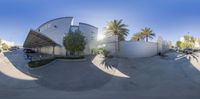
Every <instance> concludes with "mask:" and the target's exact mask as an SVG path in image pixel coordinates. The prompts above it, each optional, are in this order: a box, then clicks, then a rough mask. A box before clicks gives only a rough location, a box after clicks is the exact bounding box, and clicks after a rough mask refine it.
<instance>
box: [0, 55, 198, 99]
mask: <svg viewBox="0 0 200 99" xmlns="http://www.w3.org/2000/svg"><path fill="white" fill-rule="evenodd" d="M167 55H168V57H160V56H154V57H149V58H140V59H119V58H113V59H107V60H106V61H104V60H103V58H102V57H94V58H93V57H90V58H87V60H86V61H80V62H72V61H71V62H70V61H63V60H56V61H54V62H53V63H51V64H49V65H47V66H45V67H43V68H39V69H34V70H30V69H27V68H24V67H23V64H25V60H24V57H23V53H22V52H20V51H18V52H16V53H15V54H13V53H12V52H11V53H7V55H6V57H5V56H4V55H1V56H0V58H1V59H2V58H3V60H1V61H0V64H1V65H0V70H1V74H0V98H2V99H13V98H15V99H27V98H28V99H35V98H44V99H55V98H59V99H66V98H67V99H102V98H106V99H112V98H113V99H122V98H123V99H133V98H136V99H138V98H139V99H161V98H162V99H199V98H200V95H199V92H200V81H199V78H200V72H199V70H198V69H197V68H198V67H199V65H198V62H197V63H194V62H195V61H194V60H191V61H189V60H188V58H187V57H188V56H184V55H181V54H178V53H168V54H167ZM16 57H17V58H16ZM6 58H7V59H6ZM19 60H20V61H21V62H19ZM18 62H19V63H18ZM19 64H21V65H19ZM194 64H195V65H194ZM16 65H17V66H16ZM16 67H17V68H16ZM18 68H21V69H20V70H21V71H26V72H28V73H30V74H33V75H37V76H35V77H34V76H31V75H27V74H26V73H23V72H21V71H20V70H19V69H18ZM22 78H23V79H22Z"/></svg>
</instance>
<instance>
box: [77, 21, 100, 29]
mask: <svg viewBox="0 0 200 99" xmlns="http://www.w3.org/2000/svg"><path fill="white" fill-rule="evenodd" d="M79 24H84V25H88V26H91V27H94V28H96V29H98V27H96V26H93V25H90V24H87V23H83V22H79Z"/></svg>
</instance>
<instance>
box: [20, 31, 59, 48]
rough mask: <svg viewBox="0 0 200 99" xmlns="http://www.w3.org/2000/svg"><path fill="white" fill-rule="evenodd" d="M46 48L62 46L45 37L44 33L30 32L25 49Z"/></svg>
mask: <svg viewBox="0 0 200 99" xmlns="http://www.w3.org/2000/svg"><path fill="white" fill-rule="evenodd" d="M45 46H61V45H59V44H57V43H56V42H55V41H53V40H51V39H50V38H49V37H47V36H45V35H43V34H42V33H39V32H36V31H34V30H30V32H29V34H28V36H27V38H26V40H25V42H24V45H23V47H25V48H36V47H45Z"/></svg>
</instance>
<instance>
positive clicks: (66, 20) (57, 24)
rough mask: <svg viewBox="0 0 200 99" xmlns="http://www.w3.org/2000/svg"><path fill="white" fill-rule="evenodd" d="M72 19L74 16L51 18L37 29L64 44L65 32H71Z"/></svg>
mask: <svg viewBox="0 0 200 99" xmlns="http://www.w3.org/2000/svg"><path fill="white" fill-rule="evenodd" d="M72 20H73V18H72V17H63V18H57V19H54V20H50V21H48V22H46V23H44V24H43V25H41V26H40V27H38V29H37V31H39V32H40V33H42V34H43V35H45V36H47V37H49V38H51V39H52V40H53V41H55V42H56V43H58V44H60V45H61V46H62V45H63V37H64V35H65V33H68V32H69V29H70V26H71V25H72V24H73V23H72Z"/></svg>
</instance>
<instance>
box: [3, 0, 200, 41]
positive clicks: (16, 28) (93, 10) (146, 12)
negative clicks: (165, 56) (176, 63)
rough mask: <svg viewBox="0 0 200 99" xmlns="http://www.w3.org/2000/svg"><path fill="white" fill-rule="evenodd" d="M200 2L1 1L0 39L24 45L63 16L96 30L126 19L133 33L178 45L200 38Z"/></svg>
mask: <svg viewBox="0 0 200 99" xmlns="http://www.w3.org/2000/svg"><path fill="white" fill-rule="evenodd" d="M199 9H200V1H199V0H1V1H0V37H1V38H2V39H6V40H11V41H14V42H16V43H17V44H23V42H24V40H25V38H26V36H27V33H28V31H29V30H30V29H31V28H32V29H36V28H37V27H38V26H39V25H41V24H42V23H44V22H46V21H48V20H51V19H54V18H57V17H63V16H73V17H74V18H75V23H76V22H85V23H89V24H91V25H94V26H97V27H98V28H99V30H100V31H101V30H102V28H103V27H104V26H105V25H106V23H107V22H108V21H110V20H113V19H123V20H124V23H125V24H127V25H128V26H129V29H130V33H129V36H128V37H127V40H129V39H130V37H131V36H132V34H133V33H135V32H138V31H140V30H141V28H144V27H150V28H152V29H153V31H154V32H155V33H156V35H157V36H156V38H155V39H157V37H158V36H162V37H163V38H164V39H166V40H171V41H173V42H175V41H177V40H178V39H179V38H180V37H181V36H182V35H184V34H187V33H188V32H190V34H191V35H194V36H198V37H200V10H199Z"/></svg>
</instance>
